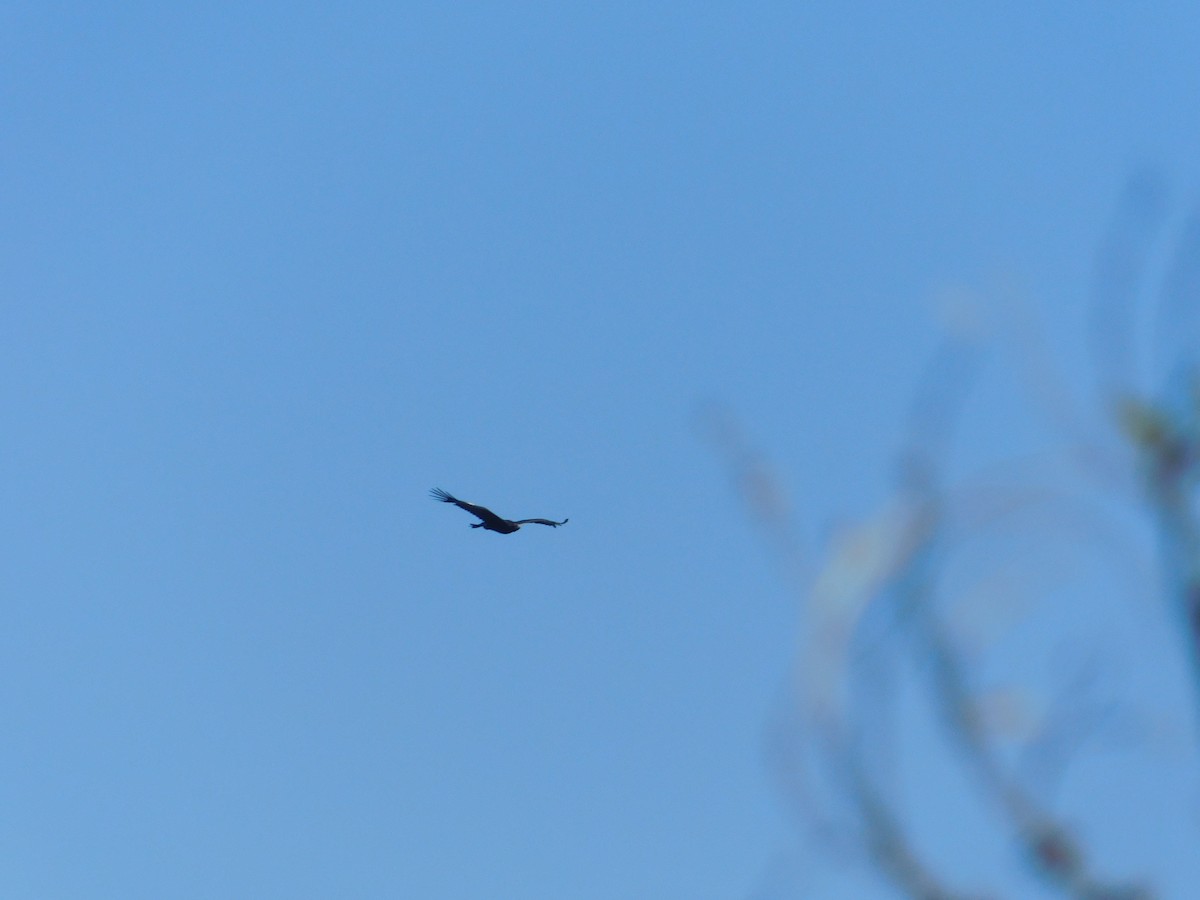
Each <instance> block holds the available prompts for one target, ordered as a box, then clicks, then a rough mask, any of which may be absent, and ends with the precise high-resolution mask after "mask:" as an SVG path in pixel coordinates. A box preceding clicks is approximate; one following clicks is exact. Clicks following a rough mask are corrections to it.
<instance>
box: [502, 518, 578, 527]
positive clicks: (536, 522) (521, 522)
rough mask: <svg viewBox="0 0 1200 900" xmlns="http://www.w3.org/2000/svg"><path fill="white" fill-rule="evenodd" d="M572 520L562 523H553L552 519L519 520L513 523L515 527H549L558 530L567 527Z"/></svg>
mask: <svg viewBox="0 0 1200 900" xmlns="http://www.w3.org/2000/svg"><path fill="white" fill-rule="evenodd" d="M570 521H571V520H570V519H563V520H562V521H561V522H553V521H551V520H550V519H517V520H516V521H515V522H513V524H514V525H549V526H550V527H551V528H557V527H558V526H559V525H566V524H567V523H568V522H570Z"/></svg>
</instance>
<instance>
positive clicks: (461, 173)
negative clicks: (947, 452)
mask: <svg viewBox="0 0 1200 900" xmlns="http://www.w3.org/2000/svg"><path fill="white" fill-rule="evenodd" d="M1198 46H1200V10H1198V9H1197V7H1196V6H1195V5H1194V4H1190V3H1182V2H1181V3H1166V4H1157V5H1155V7H1154V8H1153V11H1151V10H1150V8H1147V7H1142V6H1135V5H1130V4H1117V3H1089V4H1082V3H1080V4H1044V3H1016V4H1013V3H1005V4H976V3H973V4H953V3H942V4H939V3H919V4H832V3H830V4H806V3H773V2H770V3H758V4H754V3H725V2H715V3H705V4H686V3H666V4H664V3H653V2H645V0H641V2H636V3H630V2H623V0H615V2H608V3H603V4H563V3H548V2H542V3H523V2H509V3H488V2H484V3H463V4H447V3H441V2H439V3H424V2H407V3H367V2H347V3H336V4H335V3H329V4H319V3H307V2H301V3H274V2H268V3H211V2H210V3H190V2H188V3H143V2H121V3H87V4H80V3H70V2H67V3H55V2H26V0H10V2H8V3H6V4H4V5H3V6H2V7H0V121H2V122H3V127H2V128H0V228H2V229H3V233H2V236H0V237H2V239H0V411H2V421H3V432H2V434H3V436H2V438H0V466H2V472H3V477H2V478H0V538H2V545H3V548H4V549H3V552H2V553H0V600H2V602H3V607H2V608H3V610H4V616H3V627H0V721H2V722H3V739H2V740H0V772H3V773H4V774H3V776H2V777H0V896H4V897H14V898H25V897H28V898H78V897H121V898H161V897H179V898H193V897H195V898H201V897H204V898H210V897H213V898H215V897H289V898H291V897H380V898H383V897H421V898H427V897H428V898H460V897H461V898H473V897H479V898H484V897H554V898H583V900H601V898H605V900H611V898H618V897H630V898H635V897H636V898H642V897H644V898H726V897H742V896H749V895H751V894H752V893H754V892H756V891H759V890H766V891H770V890H774V889H775V888H774V887H772V885H775V884H776V882H777V881H779V879H778V878H776V877H775V876H774V875H772V874H770V873H772V872H774V871H775V870H776V869H777V868H778V867H779V865H780V864H779V860H780V859H784V860H789V859H792V858H793V857H792V856H791V855H790V854H791V853H792V849H793V847H794V845H795V844H796V842H797V841H798V832H797V831H796V830H795V829H794V828H793V826H792V824H791V822H790V820H789V818H788V817H787V815H786V814H785V813H784V811H783V807H784V803H783V802H782V801H781V798H780V796H779V793H778V791H777V789H776V788H775V787H774V786H773V783H772V780H771V777H770V773H769V772H768V767H767V765H766V763H765V762H764V749H763V745H764V731H765V730H766V728H767V722H768V720H769V718H770V714H771V709H772V706H773V704H774V703H775V701H776V699H777V696H778V692H779V687H780V684H781V683H782V682H783V681H784V680H785V678H786V676H787V672H788V670H789V666H790V665H791V663H792V657H793V653H794V648H795V646H796V639H795V634H794V633H795V630H796V622H797V615H798V598H797V597H796V596H794V595H793V594H791V593H789V591H788V590H786V589H785V587H784V584H783V582H782V581H781V579H780V578H779V577H778V572H777V571H776V570H775V569H774V568H773V567H772V563H771V558H770V555H769V553H767V552H766V551H765V550H764V548H763V546H762V545H761V544H760V543H759V541H758V540H757V538H756V536H755V534H754V531H753V529H752V528H751V527H750V526H749V525H748V523H747V522H746V519H745V516H744V514H743V510H742V507H741V504H740V502H739V500H738V498H737V496H736V494H735V493H734V492H733V491H731V490H730V488H729V482H728V478H727V473H726V472H725V471H724V470H723V468H722V465H721V463H720V461H719V459H718V458H717V457H716V455H715V454H714V453H713V452H712V449H711V447H709V446H707V445H706V444H705V443H704V441H703V440H702V439H701V438H700V437H699V436H698V431H697V428H696V410H697V408H698V407H699V406H700V405H701V404H703V403H706V402H710V401H716V402H719V403H722V404H724V405H725V406H726V407H727V408H729V409H731V410H733V411H734V412H735V413H736V415H737V417H738V419H739V421H740V422H741V423H742V424H743V426H744V427H745V429H746V431H747V433H748V434H749V435H751V436H752V438H753V440H754V442H755V444H756V445H757V446H760V447H761V448H763V449H764V450H765V451H767V452H768V453H769V455H770V456H771V457H772V459H773V461H774V465H775V467H776V470H777V471H778V472H779V473H780V476H781V479H782V480H783V481H784V482H785V483H786V484H787V486H788V488H789V490H790V492H791V495H792V497H793V499H794V501H795V503H796V507H797V513H798V516H799V517H800V519H801V520H802V521H803V523H804V525H805V528H806V529H807V530H808V533H810V534H811V535H812V536H813V537H814V538H815V539H816V540H817V542H818V546H819V541H820V539H821V536H822V535H823V534H825V533H826V532H827V531H828V529H829V528H831V527H833V526H834V525H835V523H837V522H840V521H843V520H847V519H854V518H856V517H858V516H862V515H865V514H867V513H869V512H870V511H871V510H872V509H874V508H875V507H876V506H877V505H878V504H880V503H881V502H883V501H884V499H885V498H886V496H887V493H888V491H889V489H890V487H891V483H892V482H891V476H892V473H893V469H892V466H891V464H892V459H893V454H894V451H895V449H896V447H897V445H898V442H899V440H900V438H901V436H902V427H903V422H904V416H905V415H906V412H907V408H908V407H907V404H908V403H909V400H910V398H911V397H912V395H913V392H914V390H915V389H916V385H917V383H918V379H919V375H920V373H921V371H922V369H923V367H924V366H925V365H926V363H927V362H928V359H929V357H930V354H931V353H932V351H933V348H934V347H935V346H936V343H937V341H938V337H939V334H940V328H941V326H940V325H939V322H938V317H937V315H936V313H935V312H934V310H935V307H936V305H937V302H936V301H937V298H938V297H939V296H941V295H942V294H943V293H944V292H945V291H946V290H948V289H953V288H956V287H957V286H966V287H967V288H974V289H986V288H988V287H989V286H991V285H994V284H996V283H998V282H1004V283H1009V281H1011V282H1012V283H1016V284H1019V285H1020V286H1021V289H1022V291H1024V292H1025V293H1026V294H1027V295H1028V297H1030V298H1031V300H1030V303H1031V306H1032V307H1033V308H1034V309H1036V310H1037V312H1038V315H1039V316H1040V317H1041V318H1042V319H1043V320H1044V321H1045V323H1046V328H1047V333H1048V334H1050V335H1051V336H1052V340H1055V341H1058V340H1061V341H1062V342H1063V349H1062V350H1061V353H1056V355H1060V356H1061V358H1063V359H1064V360H1066V362H1067V364H1068V366H1067V367H1068V369H1070V368H1071V366H1072V363H1073V361H1074V360H1075V359H1076V357H1077V355H1078V356H1079V358H1082V354H1081V353H1080V351H1079V350H1078V347H1079V343H1080V336H1079V333H1080V329H1081V323H1082V322H1083V319H1084V317H1083V313H1082V312H1081V310H1082V304H1083V301H1084V298H1085V295H1086V292H1087V289H1088V283H1089V282H1088V279H1089V277H1090V276H1089V272H1090V266H1091V261H1092V258H1093V253H1094V251H1095V248H1096V245H1097V242H1098V241H1099V239H1100V236H1101V234H1102V233H1103V231H1104V228H1105V226H1106V223H1107V221H1108V217H1109V216H1110V213H1111V210H1112V209H1113V206H1114V203H1115V201H1116V197H1117V195H1118V193H1119V191H1120V189H1121V186H1122V185H1123V184H1124V182H1125V180H1126V178H1127V177H1128V175H1129V174H1130V172H1131V171H1133V170H1134V169H1137V168H1140V167H1142V166H1145V165H1151V166H1155V167H1157V168H1158V170H1159V171H1161V172H1162V173H1164V177H1165V179H1166V181H1167V183H1168V184H1169V185H1170V187H1171V197H1172V201H1171V202H1172V203H1174V204H1175V208H1183V207H1185V206H1186V205H1187V203H1189V202H1190V201H1191V200H1192V199H1193V197H1194V196H1195V191H1196V189H1197V187H1198V186H1200V116H1197V115H1196V111H1197V110H1198V109H1200V62H1198V60H1200V56H1198V55H1197V50H1196V48H1197V47H1198ZM1017 408H1018V404H1017V403H1016V402H1015V401H1012V402H1010V404H1009V406H1003V404H1002V405H1001V409H1002V411H1004V413H1005V414H1006V415H1008V414H1012V415H1014V416H1016V415H1017V414H1016V413H1015V412H1013V411H1014V410H1016V409H1017ZM997 415H999V413H997ZM972 416H973V417H974V418H971V417H972ZM968 418H969V419H970V421H972V422H974V423H975V425H976V426H977V428H978V430H977V431H976V432H975V434H976V437H975V438H974V442H972V440H971V439H964V441H963V444H962V446H961V447H960V448H959V453H960V456H959V457H958V460H959V462H958V465H959V466H961V467H965V468H969V467H970V465H971V464H972V462H973V461H977V460H979V459H982V458H984V457H985V456H986V455H987V453H988V452H989V450H990V449H992V448H993V447H994V441H992V440H991V439H990V438H989V434H1003V435H1005V436H1007V435H1011V434H1013V433H1014V431H1019V430H1020V429H1021V428H1025V427H1027V425H1026V424H1021V425H1016V424H1007V425H1003V424H999V421H998V420H996V419H993V418H991V417H990V416H989V415H988V411H987V410H983V411H982V412H981V411H980V410H979V409H978V408H975V411H974V412H973V413H970V414H969V415H968ZM1014 421H1017V419H1013V420H1010V422H1014ZM1022 421H1023V420H1022ZM989 428H990V429H992V431H991V432H989ZM434 486H440V487H443V488H445V489H447V490H449V491H451V492H453V493H455V494H457V495H459V496H461V497H463V498H465V499H467V500H471V501H474V502H478V503H483V504H485V505H488V506H491V507H493V508H495V509H496V510H497V511H498V512H500V513H501V514H504V515H507V516H510V517H522V516H547V517H551V518H556V519H560V518H564V517H570V520H571V521H570V523H569V524H568V525H567V526H565V527H563V528H559V529H553V530H552V529H548V528H540V527H537V526H530V527H528V528H526V529H524V530H522V531H521V532H520V533H518V534H515V535H512V536H501V535H497V534H492V533H488V532H482V531H473V530H471V529H469V528H468V527H467V525H468V523H469V522H470V521H471V519H470V517H469V516H467V515H466V514H464V513H462V512H460V511H458V510H456V509H454V508H452V507H449V506H444V505H441V504H435V503H433V502H431V501H430V500H429V499H428V497H427V491H428V489H429V488H431V487H434ZM1194 788H1195V785H1194V784H1193V785H1192V789H1193V790H1194ZM1193 824H1194V823H1193ZM941 827H942V828H944V829H946V830H947V831H946V834H947V835H948V836H949V837H951V838H954V837H957V835H955V833H954V828H955V826H954V823H953V822H952V821H949V820H944V821H943V822H942V824H941ZM935 831H936V826H935ZM1192 846H1193V848H1194V846H1195V844H1194V843H1193V844H1192ZM1159 849H1160V850H1161V848H1159ZM1147 852H1148V855H1144V856H1143V857H1139V860H1144V861H1147V862H1148V863H1155V864H1158V863H1162V862H1163V860H1162V858H1161V853H1160V856H1159V857H1155V856H1154V852H1155V851H1147ZM1162 852H1166V851H1162ZM785 868H786V866H785ZM803 881H804V879H803V878H800V879H798V881H797V882H796V884H793V885H792V887H795V888H796V890H802V889H803ZM783 882H784V888H781V890H784V892H785V895H790V894H786V890H787V889H789V888H788V885H789V884H791V882H789V881H788V879H786V878H785V879H783ZM764 886H765V887H764ZM1001 886H1002V883H1001ZM864 896H866V894H864Z"/></svg>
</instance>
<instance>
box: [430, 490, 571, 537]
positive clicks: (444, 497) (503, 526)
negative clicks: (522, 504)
mask: <svg viewBox="0 0 1200 900" xmlns="http://www.w3.org/2000/svg"><path fill="white" fill-rule="evenodd" d="M429 496H430V497H432V498H433V499H434V500H441V501H442V502H443V503H453V504H454V505H455V506H457V507H458V508H459V509H465V510H466V511H467V512H469V513H470V514H471V515H473V516H478V517H479V518H480V519H482V520H483V521H481V522H472V523H471V527H472V528H486V529H487V530H488V531H498V532H500V533H501V534H512V533H513V532H514V531H517V530H519V529H520V527H521V526H522V525H530V524H533V525H549V526H550V527H551V528H557V527H558V526H559V525H566V524H567V522H568V521H570V520H569V519H563V520H562V521H561V522H554V521H552V520H550V519H517V520H516V521H515V522H514V521H513V520H512V519H502V518H500V517H499V516H498V515H496V514H495V513H494V512H492V511H491V510H490V509H488V508H487V507H484V506H476V505H475V504H474V503H468V502H467V501H465V500H459V499H458V498H457V497H454V496H452V495H450V494H448V493H446V492H445V491H443V490H442V489H441V488H434V489H433V490H431V491H430V492H429Z"/></svg>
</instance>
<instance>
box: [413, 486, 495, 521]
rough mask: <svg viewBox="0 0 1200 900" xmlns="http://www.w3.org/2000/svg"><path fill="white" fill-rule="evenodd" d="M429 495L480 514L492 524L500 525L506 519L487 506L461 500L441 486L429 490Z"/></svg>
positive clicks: (475, 514)
mask: <svg viewBox="0 0 1200 900" xmlns="http://www.w3.org/2000/svg"><path fill="white" fill-rule="evenodd" d="M429 496H430V497H432V498H433V499H434V500H441V501H442V502H443V503H453V504H454V505H455V506H457V507H458V508H459V509H465V510H466V511H467V512H469V513H470V514H471V515H473V516H478V517H479V518H481V519H483V521H484V522H486V523H489V524H492V525H498V524H501V523H503V522H504V521H505V520H504V519H502V518H500V517H499V516H498V515H496V514H495V513H494V512H492V511H491V510H490V509H488V508H487V507H486V506H476V505H475V504H474V503H468V502H467V501H465V500H459V499H458V498H457V497H455V496H453V495H452V494H449V493H447V492H446V491H443V490H442V489H441V488H434V489H433V490H431V491H430V492H429Z"/></svg>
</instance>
